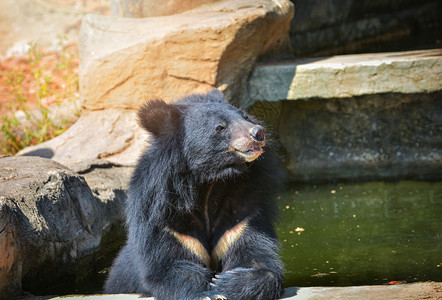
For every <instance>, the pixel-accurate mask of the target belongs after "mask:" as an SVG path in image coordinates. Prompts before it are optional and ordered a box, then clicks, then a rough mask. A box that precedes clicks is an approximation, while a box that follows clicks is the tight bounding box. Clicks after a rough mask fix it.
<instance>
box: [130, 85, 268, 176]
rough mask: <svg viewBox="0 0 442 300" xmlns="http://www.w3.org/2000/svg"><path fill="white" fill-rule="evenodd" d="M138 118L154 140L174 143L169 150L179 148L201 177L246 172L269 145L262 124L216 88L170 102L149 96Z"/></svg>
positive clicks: (163, 145)
mask: <svg viewBox="0 0 442 300" xmlns="http://www.w3.org/2000/svg"><path fill="white" fill-rule="evenodd" d="M138 118H139V122H140V125H141V126H142V127H144V128H145V129H146V130H147V131H148V132H150V133H151V134H152V135H153V136H154V138H155V139H156V142H155V146H156V147H164V149H166V148H167V147H168V146H169V145H173V147H172V149H169V150H167V151H169V152H170V151H180V153H181V154H182V157H183V160H185V164H186V166H187V168H188V169H189V170H190V171H191V172H192V173H193V174H194V175H196V176H197V177H199V178H200V179H206V180H213V179H217V178H223V177H225V176H233V175H235V174H238V173H242V172H244V171H245V170H246V169H247V166H248V163H250V162H252V161H254V160H256V159H257V158H258V157H260V155H261V154H262V153H263V147H264V146H265V144H266V137H265V129H264V127H262V126H261V125H260V124H259V122H258V121H257V120H255V119H254V118H253V117H252V116H250V115H248V114H247V113H246V112H244V111H241V110H239V109H237V108H235V107H233V106H231V105H230V104H228V103H227V102H226V101H225V100H224V98H223V95H222V93H221V92H220V91H218V90H212V91H211V92H209V93H207V94H202V95H190V96H187V97H185V98H182V99H180V100H179V101H177V102H174V103H171V104H167V103H165V102H164V101H162V100H152V101H148V102H147V103H146V104H145V105H144V106H143V107H142V108H141V109H140V111H139V113H138ZM167 151H166V150H165V152H167Z"/></svg>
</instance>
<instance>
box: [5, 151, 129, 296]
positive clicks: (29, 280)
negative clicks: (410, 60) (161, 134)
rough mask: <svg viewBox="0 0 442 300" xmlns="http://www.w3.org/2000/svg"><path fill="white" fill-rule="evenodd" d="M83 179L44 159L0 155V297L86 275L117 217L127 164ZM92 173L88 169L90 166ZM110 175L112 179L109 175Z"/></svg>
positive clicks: (118, 218) (91, 268) (118, 220)
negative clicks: (61, 279) (113, 170)
mask: <svg viewBox="0 0 442 300" xmlns="http://www.w3.org/2000/svg"><path fill="white" fill-rule="evenodd" d="M110 171H111V168H109V169H107V170H106V171H105V172H107V173H103V172H96V171H95V174H94V175H92V173H91V174H90V175H89V180H88V182H90V184H91V187H92V189H93V191H91V189H90V188H89V187H88V185H87V183H86V181H85V179H84V178H83V177H82V176H80V175H78V174H76V173H74V172H72V171H71V170H69V169H67V168H66V167H64V166H62V165H60V164H58V163H56V162H54V161H51V160H48V159H44V158H37V157H20V156H16V157H1V158H0V298H2V299H3V298H5V299H6V298H8V297H10V296H13V295H18V294H20V293H21V292H22V288H24V289H26V290H27V291H31V292H34V291H35V290H44V289H45V287H48V286H51V287H52V288H54V286H57V284H60V282H59V280H58V278H60V277H63V276H65V277H66V276H70V277H69V278H71V279H72V278H73V280H74V281H75V280H78V279H79V278H81V277H84V276H87V275H88V273H89V272H91V271H92V270H93V269H94V267H93V266H94V261H95V260H96V257H97V256H99V254H98V253H99V251H101V250H102V249H101V248H102V247H103V245H101V240H102V238H103V236H104V235H106V234H109V233H110V231H111V229H112V226H113V225H115V224H117V223H119V222H120V221H121V209H122V201H123V200H124V198H125V197H126V196H125V194H124V192H123V191H124V189H125V187H126V185H127V181H128V180H129V176H130V175H129V174H130V171H131V170H130V169H127V168H126V169H124V170H121V169H119V170H118V172H116V173H113V174H111V173H109V172H110ZM92 172H94V171H92ZM110 178H112V179H110Z"/></svg>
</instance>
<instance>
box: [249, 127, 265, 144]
mask: <svg viewBox="0 0 442 300" xmlns="http://www.w3.org/2000/svg"><path fill="white" fill-rule="evenodd" d="M265 132H266V129H265V128H264V127H262V126H260V125H255V126H253V127H252V128H250V131H249V133H250V136H251V137H252V139H254V140H255V141H258V142H262V141H264V139H265Z"/></svg>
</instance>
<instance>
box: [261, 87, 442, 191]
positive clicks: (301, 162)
mask: <svg viewBox="0 0 442 300" xmlns="http://www.w3.org/2000/svg"><path fill="white" fill-rule="evenodd" d="M441 107H442V92H441V91H438V92H434V93H429V94H426V93H422V94H401V93H387V94H374V95H364V96H358V97H352V98H344V99H342V98H341V99H340V98H331V99H327V100H323V99H310V100H308V101H281V102H260V103H257V104H255V106H253V108H252V110H253V113H254V114H255V115H258V116H259V117H260V118H261V119H264V120H268V122H269V123H270V124H272V125H273V129H274V131H276V132H277V133H278V135H279V141H280V144H281V146H282V148H283V149H284V151H283V152H284V153H285V161H286V166H287V168H288V170H289V171H290V174H291V175H292V179H294V180H297V181H306V182H311V181H331V180H364V179H365V180H385V179H386V180H391V179H394V180H399V179H417V180H441V179H442V173H441V172H440V170H441V168H442V151H441V148H440V145H441V144H442V138H441V137H442V130H441V127H440V115H441V113H442V111H441Z"/></svg>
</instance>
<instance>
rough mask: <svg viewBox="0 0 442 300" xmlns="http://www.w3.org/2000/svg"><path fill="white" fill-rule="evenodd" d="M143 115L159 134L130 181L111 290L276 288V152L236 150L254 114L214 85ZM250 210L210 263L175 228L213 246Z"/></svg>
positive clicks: (253, 294) (197, 294)
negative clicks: (250, 154) (252, 155)
mask: <svg viewBox="0 0 442 300" xmlns="http://www.w3.org/2000/svg"><path fill="white" fill-rule="evenodd" d="M139 119H140V123H141V124H142V126H143V127H144V128H146V129H147V130H148V131H150V132H151V133H152V134H153V135H154V139H153V142H152V144H151V146H150V148H149V149H148V150H147V152H146V153H144V155H143V156H142V157H141V158H140V160H139V163H138V166H137V168H136V170H135V172H134V174H133V177H132V180H131V183H130V188H129V198H128V200H127V205H126V224H127V229H128V239H127V242H126V245H125V246H124V248H123V249H122V251H121V252H120V254H119V255H118V257H117V259H116V260H115V262H114V264H113V266H112V269H111V272H110V274H109V278H108V279H107V282H106V285H105V291H106V293H140V294H143V295H150V296H155V297H156V298H157V299H201V298H202V297H209V298H211V299H216V295H223V296H224V297H227V299H276V298H279V297H280V296H281V294H282V291H283V266H282V264H281V262H280V260H279V259H278V255H277V252H278V242H277V239H276V234H275V231H274V228H273V222H274V221H275V219H276V215H277V209H276V204H275V199H274V197H275V193H276V191H277V190H278V188H279V186H280V185H279V184H280V180H279V179H280V178H281V176H280V175H281V173H280V169H279V168H278V167H277V166H278V161H277V160H276V159H275V158H274V157H273V155H271V153H270V152H269V151H267V152H266V153H265V154H263V155H261V156H260V157H258V158H257V159H256V160H254V161H252V162H245V161H244V159H243V158H242V157H240V156H239V155H238V154H237V153H235V152H232V151H231V144H232V141H234V140H235V139H237V138H238V137H239V136H240V135H242V136H247V132H244V130H245V129H244V128H248V127H247V126H249V127H250V126H254V125H255V124H257V121H256V120H254V119H253V118H252V117H251V116H248V115H247V114H246V113H244V112H242V111H240V110H238V109H236V108H234V107H232V106H230V105H229V104H228V103H226V102H225V101H224V99H223V97H222V94H221V93H220V92H218V91H216V90H214V91H212V92H210V93H208V94H206V95H191V96H188V97H185V98H183V99H181V100H180V101H177V102H175V103H173V104H166V103H164V102H162V101H161V100H154V101H150V102H147V103H146V105H145V106H143V108H142V109H141V110H140V112H139ZM238 124H242V125H243V126H242V127H241V126H239V125H238ZM247 142H250V143H253V141H249V140H247ZM255 144H256V143H255ZM255 144H253V145H255ZM251 148H253V147H252V146H251ZM207 195H209V196H207ZM207 197H208V198H207ZM244 220H248V226H247V227H246V228H245V229H244V231H243V233H242V235H240V237H239V238H238V239H237V240H236V241H235V242H234V243H232V244H231V245H230V247H229V248H228V250H227V252H226V253H225V255H224V256H223V257H222V259H221V260H220V261H214V262H213V261H212V263H211V265H210V267H208V266H206V265H205V264H204V263H203V261H202V260H201V258H200V257H198V256H197V255H195V254H194V253H192V252H191V251H189V250H188V249H187V248H185V247H184V246H183V245H182V244H181V243H180V242H179V241H178V239H177V238H176V237H175V236H174V235H173V234H171V231H174V232H177V233H179V234H185V235H187V236H191V237H193V238H196V239H197V240H198V241H199V242H200V243H201V244H202V245H203V246H204V248H205V249H206V250H207V252H208V253H209V254H210V253H212V250H213V249H214V247H215V245H216V244H217V242H218V241H219V239H220V238H221V237H222V236H223V234H224V233H225V232H226V231H228V230H230V229H232V228H233V227H235V226H236V225H237V224H239V223H240V222H242V221H244Z"/></svg>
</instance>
